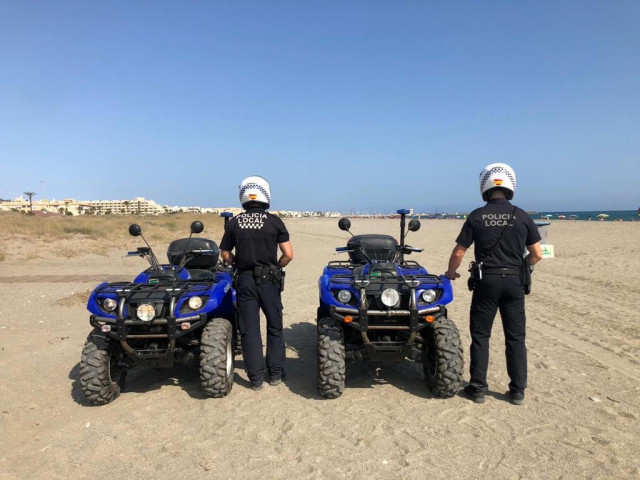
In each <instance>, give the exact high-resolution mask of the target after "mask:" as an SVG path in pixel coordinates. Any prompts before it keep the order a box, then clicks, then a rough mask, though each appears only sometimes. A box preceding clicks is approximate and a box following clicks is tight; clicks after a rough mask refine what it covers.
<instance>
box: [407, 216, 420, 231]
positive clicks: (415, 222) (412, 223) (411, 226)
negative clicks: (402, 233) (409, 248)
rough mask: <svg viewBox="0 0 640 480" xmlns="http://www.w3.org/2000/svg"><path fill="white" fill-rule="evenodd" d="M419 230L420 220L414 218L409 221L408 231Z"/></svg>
mask: <svg viewBox="0 0 640 480" xmlns="http://www.w3.org/2000/svg"><path fill="white" fill-rule="evenodd" d="M418 230H420V220H416V219H415V218H414V219H412V220H410V221H409V231H410V232H417V231H418Z"/></svg>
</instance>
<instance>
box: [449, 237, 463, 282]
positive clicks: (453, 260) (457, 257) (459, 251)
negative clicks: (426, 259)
mask: <svg viewBox="0 0 640 480" xmlns="http://www.w3.org/2000/svg"><path fill="white" fill-rule="evenodd" d="M466 251H467V247H463V246H462V245H460V244H459V243H458V244H456V246H455V247H454V248H453V252H451V257H450V258H449V268H448V269H447V272H446V273H445V274H444V276H445V277H447V278H448V279H449V280H455V279H456V278H459V277H460V274H459V273H458V272H456V270H458V268H459V267H460V264H461V263H462V258H463V257H464V254H465V253H466Z"/></svg>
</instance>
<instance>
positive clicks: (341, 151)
mask: <svg viewBox="0 0 640 480" xmlns="http://www.w3.org/2000/svg"><path fill="white" fill-rule="evenodd" d="M639 25H640V2H639V1H637V0H630V1H623V0H615V1H605V0H601V1H587V0H580V1H575V0H572V1H557V0H553V1H511V0H509V1H482V2H480V1H451V2H445V1H388V0H385V1H379V0H364V1H355V0H350V1H347V2H345V1H300V0H296V1H264V0H260V1H242V2H228V1H224V2H222V1H202V2H179V1H152V2H149V1H145V2H143V1H109V2H98V1H86V0H83V1H77V2H71V1H53V2H52V1H24V0H18V1H8V0H2V1H0V72H1V73H0V162H1V165H2V170H1V174H0V197H2V198H14V197H16V196H18V195H20V194H21V193H22V192H23V191H26V190H33V191H36V192H37V193H38V195H36V197H35V198H36V199H37V198H42V197H43V196H46V197H48V198H54V197H55V198H64V197H71V198H76V199H85V200H87V199H128V198H131V197H134V196H144V197H147V198H151V199H154V200H156V201H157V202H159V203H161V204H170V205H195V204H197V205H202V206H236V205H237V203H238V200H237V191H238V190H237V187H238V184H239V182H240V181H241V179H242V178H243V177H245V176H247V175H253V174H258V175H262V176H264V177H266V178H267V179H268V180H269V181H270V182H271V188H272V194H273V202H272V208H273V209H295V210H327V209H332V210H341V211H343V212H346V211H351V210H354V211H355V210H362V211H364V210H367V211H392V210H395V209H397V208H411V207H412V208H414V209H415V210H417V211H427V212H431V211H434V210H436V209H437V210H439V211H443V210H445V211H468V210H470V209H472V208H475V207H476V206H478V205H479V204H480V203H481V198H480V195H479V192H478V174H479V172H480V170H481V169H482V168H483V167H484V165H486V164H487V163H491V162H507V163H510V164H511V165H512V166H513V167H514V169H515V170H516V174H517V177H518V188H517V192H516V197H515V200H514V201H515V203H517V204H519V205H520V206H521V207H523V208H526V209H529V210H540V211H544V210H552V209H562V210H594V209H635V208H638V206H640V33H639V32H640V30H639Z"/></svg>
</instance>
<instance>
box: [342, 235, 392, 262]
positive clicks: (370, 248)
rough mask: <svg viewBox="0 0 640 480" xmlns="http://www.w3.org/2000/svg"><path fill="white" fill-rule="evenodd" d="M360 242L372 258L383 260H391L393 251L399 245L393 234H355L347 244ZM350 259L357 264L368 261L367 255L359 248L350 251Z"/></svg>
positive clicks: (349, 245)
mask: <svg viewBox="0 0 640 480" xmlns="http://www.w3.org/2000/svg"><path fill="white" fill-rule="evenodd" d="M358 243H359V244H360V246H361V248H362V249H363V250H364V251H365V252H366V254H367V256H368V257H369V258H370V259H371V260H376V261H382V262H384V261H390V260H391V256H392V255H391V252H393V250H395V248H396V247H397V246H398V242H397V241H396V239H395V238H393V237H392V236H391V235H379V234H366V235H355V236H354V237H351V238H350V239H349V241H348V242H347V246H348V247H351V246H353V245H354V244H358ZM349 259H350V260H351V263H355V264H358V263H366V262H367V257H366V256H365V255H363V253H362V252H361V251H359V250H356V251H355V252H349Z"/></svg>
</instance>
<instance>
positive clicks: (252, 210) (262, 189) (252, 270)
mask: <svg viewBox="0 0 640 480" xmlns="http://www.w3.org/2000/svg"><path fill="white" fill-rule="evenodd" d="M240 203H241V204H242V208H244V209H245V211H244V212H243V213H241V214H239V215H237V216H235V217H234V218H232V219H231V220H230V221H229V225H228V226H227V229H226V231H225V233H224V236H223V237H222V241H221V242H220V253H221V255H222V258H223V260H224V261H225V262H227V263H228V264H229V265H233V266H234V268H235V270H236V272H237V277H236V278H237V280H236V300H237V304H238V313H239V320H240V331H241V339H242V356H243V359H244V365H245V370H246V372H247V375H248V377H249V380H250V381H251V386H252V388H253V389H254V390H261V389H262V387H263V382H264V380H265V358H264V355H263V353H262V336H261V333H260V309H261V308H262V311H263V312H264V315H265V317H266V319H267V355H266V370H267V372H266V373H267V374H268V376H269V383H270V384H271V385H278V384H279V383H280V382H281V381H282V380H284V377H285V369H284V363H285V344H284V337H283V335H282V301H281V299H280V292H281V291H282V288H283V286H284V267H285V266H286V265H287V264H288V263H289V262H290V261H291V259H292V258H293V249H292V247H291V242H290V241H289V232H288V231H287V228H286V227H285V225H284V223H283V222H282V220H280V218H278V217H276V216H275V215H272V214H270V213H269V212H267V209H268V208H269V206H270V204H271V191H270V188H269V183H268V182H267V181H266V180H265V179H264V178H262V177H259V176H251V177H247V178H245V179H244V180H243V181H242V183H241V184H240ZM278 248H279V249H280V252H281V255H280V258H277V256H278ZM234 249H235V253H232V250H234Z"/></svg>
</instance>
